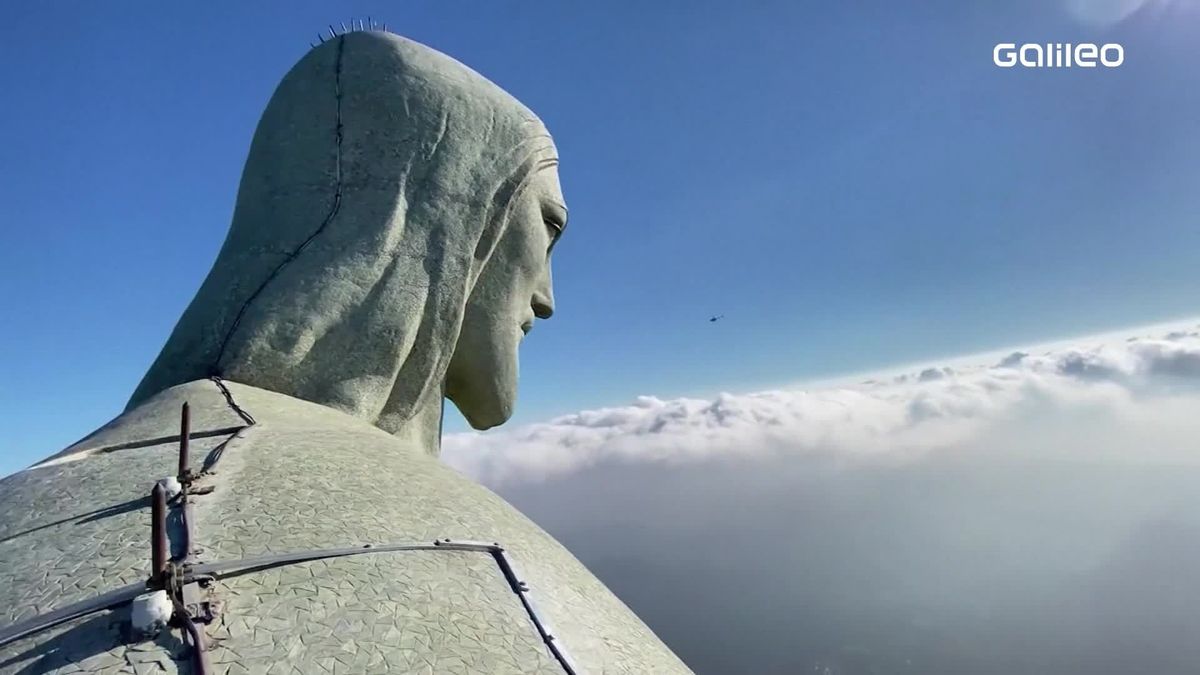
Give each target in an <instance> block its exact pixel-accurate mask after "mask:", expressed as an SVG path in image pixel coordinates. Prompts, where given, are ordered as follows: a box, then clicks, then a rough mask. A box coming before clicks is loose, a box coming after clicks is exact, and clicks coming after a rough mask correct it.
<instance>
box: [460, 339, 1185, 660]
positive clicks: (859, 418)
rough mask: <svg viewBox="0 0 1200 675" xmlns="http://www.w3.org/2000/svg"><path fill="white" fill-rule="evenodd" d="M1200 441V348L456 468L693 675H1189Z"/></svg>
mask: <svg viewBox="0 0 1200 675" xmlns="http://www.w3.org/2000/svg"><path fill="white" fill-rule="evenodd" d="M923 374H924V376H923ZM1197 439H1200V330H1198V326H1196V325H1195V324H1191V325H1188V326H1186V327H1183V328H1181V327H1171V328H1152V329H1146V330H1142V331H1137V334H1123V335H1109V336H1099V337H1094V338H1087V339H1080V340H1074V341H1070V342H1067V343H1061V344H1055V345H1043V346H1039V347H1027V348H1022V349H1020V350H1007V351H1004V352H999V353H996V354H989V355H983V356H979V357H974V358H966V359H955V360H953V361H946V362H943V363H940V364H931V365H928V366H918V367H913V368H906V369H903V371H897V372H889V373H876V374H873V375H871V376H869V377H858V378H854V380H853V381H848V382H847V383H843V384H835V385H828V386H819V387H815V386H814V387H807V388H806V387H796V388H791V389H782V390H777V391H765V392H757V393H749V394H723V395H721V396H718V397H716V398H714V399H711V400H705V399H672V400H664V399H660V398H655V397H652V396H644V397H641V398H638V399H637V400H635V401H634V402H633V403H631V404H630V405H626V406H619V407H613V408H607V409H601V410H593V411H586V412H581V413H577V414H574V415H567V416H563V417H560V418H557V419H554V420H550V421H548V422H546V423H544V424H538V425H530V426H527V427H523V428H518V429H513V430H507V431H501V432H495V431H491V432H487V433H484V434H464V435H458V436H453V437H449V438H447V439H446V441H447V442H446V447H445V452H446V454H447V456H448V458H449V460H450V461H452V462H453V463H454V464H455V465H457V466H459V467H461V468H462V469H464V470H466V471H468V472H469V473H472V474H474V475H476V476H479V477H481V478H483V479H484V480H485V481H487V482H489V483H490V484H492V485H493V486H494V487H495V488H496V489H497V490H498V491H499V492H500V493H501V494H502V495H503V496H504V497H505V498H506V499H508V500H509V501H510V502H512V503H513V504H514V505H516V506H517V507H518V508H520V509H521V510H522V511H523V512H525V513H526V514H527V515H529V516H530V517H531V518H533V519H534V520H535V521H536V522H538V524H539V525H541V526H542V527H543V528H545V529H546V530H547V531H549V532H550V533H551V534H553V535H554V536H555V537H557V538H558V539H559V540H560V541H561V542H563V543H564V544H565V545H566V546H567V547H568V548H569V549H570V550H571V551H572V552H573V553H574V554H575V555H576V556H578V557H579V558H580V559H581V560H582V561H583V562H584V563H585V564H586V565H587V566H588V567H589V568H590V569H591V570H592V571H593V572H594V573H595V574H596V575H597V576H599V577H600V579H601V580H603V581H604V582H605V583H606V584H607V585H608V586H609V587H610V588H611V589H612V590H613V591H614V592H615V593H617V595H618V596H619V597H621V598H622V600H624V601H625V602H626V603H627V604H629V605H630V607H632V608H633V610H634V611H635V612H637V613H638V615H639V616H640V617H641V618H642V619H643V620H644V621H645V622H646V623H647V624H648V625H649V626H650V627H651V628H652V629H653V630H654V631H655V632H656V633H658V635H659V636H660V637H662V638H663V639H664V640H665V641H666V642H667V644H668V645H670V646H671V647H672V648H673V649H675V650H676V652H677V653H679V654H680V656H681V657H683V658H684V660H685V661H687V662H688V664H689V665H691V666H692V667H693V668H694V669H695V670H696V672H698V673H702V674H708V673H745V672H755V673H759V672H761V673H773V672H805V673H820V674H821V675H849V674H853V673H921V674H923V675H935V674H941V673H945V674H947V675H949V674H952V673H953V674H958V673H997V674H1000V673H1005V674H1007V673H1015V672H1023V673H1030V672H1038V673H1056V674H1059V675H1076V674H1077V675H1084V674H1086V675H1098V674H1105V673H1112V674H1114V675H1115V674H1116V673H1133V672H1153V673H1195V672H1200V641H1197V640H1195V635H1196V634H1197V633H1198V632H1200V615H1198V614H1197V613H1196V611H1195V608H1196V607H1197V606H1200V576H1198V575H1197V574H1196V573H1195V570H1196V569H1198V568H1200V451H1198V446H1197ZM482 536H486V534H484V535H482Z"/></svg>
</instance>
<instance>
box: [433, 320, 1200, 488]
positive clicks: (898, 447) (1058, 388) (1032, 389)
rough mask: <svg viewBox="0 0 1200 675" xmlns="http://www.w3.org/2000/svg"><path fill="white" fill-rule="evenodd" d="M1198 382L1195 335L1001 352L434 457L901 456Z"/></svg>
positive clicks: (545, 461) (649, 409)
mask: <svg viewBox="0 0 1200 675" xmlns="http://www.w3.org/2000/svg"><path fill="white" fill-rule="evenodd" d="M1190 385H1200V329H1198V327H1197V326H1194V325H1193V326H1189V327H1187V328H1186V329H1182V328H1179V327H1174V328H1171V329H1170V330H1168V329H1166V328H1162V329H1158V332H1157V333H1153V334H1149V335H1141V336H1134V337H1127V338H1119V337H1118V338H1114V337H1112V336H1108V337H1106V338H1103V339H1101V338H1096V339H1091V340H1081V341H1080V342H1079V343H1077V344H1068V345H1056V346H1053V347H1051V348H1043V349H1041V350H1038V349H1029V350H1024V351H1013V352H1011V353H1009V354H1008V355H1006V356H1004V357H1003V358H1000V359H999V360H997V361H992V362H991V363H980V364H970V363H968V364H966V365H962V364H956V365H955V366H954V367H951V366H948V365H943V366H931V367H925V368H919V369H914V371H913V372H909V373H902V374H898V375H894V376H892V377H891V378H886V377H883V378H880V377H876V378H872V379H871V380H868V381H866V382H862V383H859V384H854V385H845V386H830V387H824V388H817V389H804V388H793V389H782V390H776V391H762V392H755V393H746V394H728V393H726V394H721V395H720V396H718V397H716V398H715V399H711V400H702V399H690V398H679V399H671V400H663V399H660V398H657V397H654V396H640V397H638V398H637V399H636V400H635V401H634V402H633V403H632V404H630V405H626V406H619V407H612V408H602V409H598V410H588V411H583V412H579V413H575V414H571V415H565V416H562V417H558V418H555V419H552V420H549V421H547V422H545V423H540V424H532V425H527V426H524V427H520V428H516V429H512V430H498V431H491V432H487V433H465V434H455V435H450V436H447V437H446V438H445V439H444V441H443V457H444V458H445V459H446V461H447V462H448V463H450V464H451V465H452V466H455V467H457V468H459V469H460V470H462V471H464V472H465V473H467V474H470V475H472V476H475V477H476V478H478V479H480V480H482V481H484V482H486V483H489V484H493V485H500V484H505V483H512V482H529V481H538V480H545V479H547V478H550V477H554V476H560V475H564V474H569V473H572V472H576V471H580V470H584V469H586V468H588V467H591V466H595V465H598V464H603V463H608V462H614V461H616V462H632V463H656V464H668V465H670V464H678V463H686V462H697V461H706V460H711V459H714V458H720V457H738V456H748V455H764V454H775V453H806V452H807V453H811V452H821V453H830V452H833V453H840V454H842V455H846V456H858V457H864V456H866V457H880V456H886V457H888V458H892V459H895V458H902V457H910V456H912V455H914V454H919V453H925V452H929V451H933V450H938V449H943V448H948V447H954V446H956V445H961V444H963V443H965V442H968V441H969V440H970V439H971V438H973V437H975V436H978V435H979V434H982V433H985V432H986V430H987V429H988V428H989V427H991V426H994V425H996V424H1002V423H1005V422H1006V421H1010V420H1011V419H1012V418H1013V416H1014V415H1020V414H1023V413H1025V412H1027V411H1029V410H1030V409H1036V408H1038V407H1041V406H1050V407H1052V408H1056V409H1068V408H1079V407H1090V408H1103V409H1105V410H1107V411H1109V412H1111V413H1112V414H1116V415H1121V414H1127V413H1129V412H1130V411H1131V409H1132V408H1133V402H1134V400H1135V399H1137V400H1145V399H1146V398H1152V397H1154V396H1164V395H1169V394H1170V393H1171V392H1172V391H1174V390H1176V389H1178V388H1179V387H1181V386H1182V387H1187V386H1190Z"/></svg>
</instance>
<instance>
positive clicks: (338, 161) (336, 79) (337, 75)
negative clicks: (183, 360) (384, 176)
mask: <svg viewBox="0 0 1200 675" xmlns="http://www.w3.org/2000/svg"><path fill="white" fill-rule="evenodd" d="M345 45H346V36H345V35H341V36H339V37H338V44H337V59H336V62H335V64H334V71H333V94H334V101H335V117H334V120H335V128H334V146H333V148H334V192H333V203H332V204H331V205H330V207H329V212H328V213H326V214H325V219H324V220H323V221H321V225H320V226H319V227H317V229H316V230H314V231H313V233H312V234H310V235H308V238H307V239H305V240H304V241H302V242H301V243H300V245H299V246H297V247H296V250H294V251H292V252H291V253H289V254H288V256H287V257H286V258H284V259H283V260H282V261H281V262H280V263H279V264H278V265H276V266H275V269H273V270H271V273H270V274H268V275H267V278H266V279H264V280H263V282H262V283H261V284H259V286H258V288H256V289H255V290H254V292H253V293H251V294H250V297H248V298H246V301H245V302H244V303H242V306H241V307H240V308H239V309H238V312H237V315H236V316H234V318H233V323H232V324H230V326H229V330H228V331H227V332H226V333H225V338H224V339H222V340H221V347H220V349H218V350H217V355H216V357H215V358H214V360H213V363H212V366H211V367H210V371H211V372H210V374H211V375H213V376H220V374H221V359H223V358H224V357H225V350H226V349H227V348H228V347H229V341H230V340H231V339H232V338H233V335H234V333H236V332H237V329H238V326H239V325H240V324H241V322H242V317H243V316H244V315H245V314H246V310H247V309H249V307H250V304H251V303H253V302H254V301H255V300H256V299H257V298H258V296H259V294H261V293H262V292H263V290H264V289H266V287H267V285H268V284H270V283H271V281H272V280H274V279H275V277H276V276H278V274H279V273H280V272H281V271H282V270H283V268H284V267H287V265H288V264H289V263H291V262H292V261H293V260H295V259H296V257H297V256H299V255H300V254H301V253H302V252H303V251H304V249H305V248H308V245H309V244H310V243H312V240H313V239H315V238H316V237H317V235H319V234H321V232H322V231H323V230H324V229H325V228H326V227H327V226H328V225H329V223H331V222H332V221H333V218H334V216H336V215H337V213H338V210H339V209H340V208H341V205H342V54H343V52H344V51H345Z"/></svg>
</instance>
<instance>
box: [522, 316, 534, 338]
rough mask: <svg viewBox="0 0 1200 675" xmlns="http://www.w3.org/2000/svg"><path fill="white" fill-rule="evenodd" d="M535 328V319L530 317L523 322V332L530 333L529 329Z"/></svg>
mask: <svg viewBox="0 0 1200 675" xmlns="http://www.w3.org/2000/svg"><path fill="white" fill-rule="evenodd" d="M531 330H533V320H532V319H529V320H527V321H525V322H524V323H522V324H521V333H523V334H525V335H529V331H531Z"/></svg>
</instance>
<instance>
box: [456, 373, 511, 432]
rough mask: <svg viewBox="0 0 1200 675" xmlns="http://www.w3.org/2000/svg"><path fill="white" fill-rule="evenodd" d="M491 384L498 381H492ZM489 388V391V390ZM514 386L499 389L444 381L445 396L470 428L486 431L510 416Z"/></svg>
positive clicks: (502, 422)
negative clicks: (459, 385) (458, 384)
mask: <svg viewBox="0 0 1200 675" xmlns="http://www.w3.org/2000/svg"><path fill="white" fill-rule="evenodd" d="M492 384H493V385H495V384H499V383H492ZM489 389H490V390H491V391H489ZM515 390H516V386H515V384H514V386H512V387H510V388H508V391H501V390H500V388H499V387H494V388H493V387H488V388H486V389H485V388H483V387H470V386H467V387H462V388H458V387H455V386H454V385H453V382H450V381H448V382H447V383H446V398H448V399H450V401H451V402H452V403H454V407H456V408H458V411H459V412H460V413H462V416H463V417H464V418H466V420H467V423H468V424H470V425H471V428H472V429H476V430H478V431H486V430H488V429H491V428H492V427H498V426H500V425H501V424H504V423H505V422H507V421H508V419H509V418H510V417H512V413H513V407H514V403H515V401H516V391H515Z"/></svg>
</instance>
